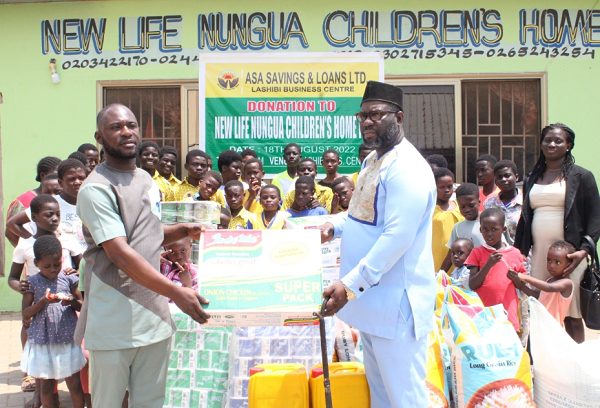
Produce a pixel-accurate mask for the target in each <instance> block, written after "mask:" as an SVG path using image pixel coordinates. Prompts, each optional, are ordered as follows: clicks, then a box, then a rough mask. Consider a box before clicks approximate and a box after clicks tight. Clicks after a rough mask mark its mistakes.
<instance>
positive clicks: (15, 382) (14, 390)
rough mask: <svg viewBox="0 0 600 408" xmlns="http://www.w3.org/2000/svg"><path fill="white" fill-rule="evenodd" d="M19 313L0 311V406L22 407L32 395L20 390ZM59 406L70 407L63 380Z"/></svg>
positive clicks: (59, 385)
mask: <svg viewBox="0 0 600 408" xmlns="http://www.w3.org/2000/svg"><path fill="white" fill-rule="evenodd" d="M20 338H21V313H0V350H1V351H0V408H4V407H23V406H24V405H25V402H27V401H28V400H29V399H31V397H32V396H33V393H32V392H22V391H21V379H22V375H21V351H22V350H21V340H20ZM58 395H59V398H60V403H61V408H72V407H73V405H72V404H71V397H70V395H69V391H68V390H67V385H66V384H65V382H64V381H61V382H60V383H59V384H58Z"/></svg>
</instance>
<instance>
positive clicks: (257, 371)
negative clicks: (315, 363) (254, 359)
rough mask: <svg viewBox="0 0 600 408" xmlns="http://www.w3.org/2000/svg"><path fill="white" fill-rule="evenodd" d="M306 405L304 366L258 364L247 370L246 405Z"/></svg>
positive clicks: (265, 407) (296, 407) (287, 407)
mask: <svg viewBox="0 0 600 408" xmlns="http://www.w3.org/2000/svg"><path fill="white" fill-rule="evenodd" d="M281 407H285V408H308V382H307V381H306V367H304V366H303V365H302V364H259V365H257V366H256V367H253V368H251V369H250V385H249V388H248V408H281Z"/></svg>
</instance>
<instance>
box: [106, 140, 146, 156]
mask: <svg viewBox="0 0 600 408" xmlns="http://www.w3.org/2000/svg"><path fill="white" fill-rule="evenodd" d="M102 150H104V153H105V154H106V155H108V156H110V157H112V158H115V159H117V160H131V159H135V158H137V157H138V154H139V153H140V145H138V146H137V147H136V148H135V151H134V152H133V153H132V154H123V153H121V151H120V150H119V149H113V148H112V147H110V146H109V145H108V143H106V139H104V137H103V138H102Z"/></svg>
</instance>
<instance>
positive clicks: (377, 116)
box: [354, 110, 400, 123]
mask: <svg viewBox="0 0 600 408" xmlns="http://www.w3.org/2000/svg"><path fill="white" fill-rule="evenodd" d="M398 112H400V111H383V110H372V111H370V112H358V113H357V114H355V115H354V116H356V120H357V121H358V123H363V122H364V121H365V120H367V118H369V119H370V120H371V122H378V121H380V120H381V119H383V118H384V117H386V116H387V115H386V114H387V113H398Z"/></svg>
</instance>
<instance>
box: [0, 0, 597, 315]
mask: <svg viewBox="0 0 600 408" xmlns="http://www.w3.org/2000/svg"><path fill="white" fill-rule="evenodd" d="M590 4H591V3H590V2H589V1H575V0H573V1H527V0H524V1H502V2H498V1H493V2H492V1H471V0H468V1H433V0H432V1H429V2H427V3H426V4H424V3H423V2H422V1H403V2H397V1H389V0H380V1H378V2H376V7H377V9H376V10H374V11H377V10H378V11H379V12H380V14H381V16H382V17H381V19H380V21H384V22H386V23H387V24H389V19H390V17H389V16H390V12H391V11H393V10H399V9H400V8H401V9H402V10H411V11H413V12H414V13H418V12H419V11H422V10H425V9H430V10H435V11H437V12H440V11H442V10H451V9H455V10H468V11H473V10H477V9H486V10H492V9H495V10H497V11H498V13H499V14H500V15H501V20H500V22H501V24H502V35H503V37H502V40H501V42H502V47H503V48H504V49H505V50H506V51H505V52H508V50H509V49H510V48H512V47H513V46H514V47H517V49H518V47H519V46H520V45H519V24H520V23H519V11H520V10H521V9H527V10H528V11H529V12H530V11H531V10H533V9H539V10H544V9H549V8H553V9H556V10H558V11H559V16H560V12H561V11H562V10H563V9H565V8H568V9H570V10H579V9H582V10H583V11H584V13H585V12H586V11H587V7H589V6H590ZM368 6H369V5H368V4H367V3H365V2H362V1H355V0H345V1H337V2H335V1H334V2H323V1H305V2H298V3H295V4H294V3H291V2H276V1H266V0H257V1H254V2H198V1H177V0H173V1H123V2H121V1H103V2H91V1H85V2H65V3H36V4H4V5H0V92H2V94H3V99H4V103H3V104H2V105H0V115H1V125H2V129H1V131H2V133H1V136H2V139H1V142H2V172H3V180H2V189H3V194H4V211H5V212H6V209H7V207H8V205H9V203H10V202H11V201H12V200H13V199H14V198H16V197H17V196H18V195H20V194H22V193H23V192H25V191H27V190H30V189H32V188H35V187H37V183H36V182H35V180H34V179H35V167H36V164H37V161H38V160H39V159H40V158H41V157H43V156H47V155H54V156H57V157H61V158H65V157H66V156H67V155H68V154H70V153H71V152H73V151H74V150H75V149H76V148H77V147H78V146H79V145H80V144H81V143H84V142H93V134H94V131H95V115H96V100H97V95H96V93H97V88H96V83H97V81H108V80H157V79H197V78H198V66H197V65H190V66H187V65H182V64H177V65H169V64H165V65H159V64H155V65H150V64H148V65H146V66H140V67H135V66H132V67H111V68H108V69H104V68H96V69H90V68H87V69H68V70H63V69H62V68H61V67H62V62H63V60H64V58H65V56H64V55H55V54H54V53H52V52H51V53H49V54H47V55H44V54H43V53H42V41H41V38H42V36H41V23H42V21H43V20H50V21H52V20H54V19H60V20H64V19H69V18H74V19H83V20H84V21H85V20H86V19H87V18H106V19H107V23H106V24H107V28H106V35H105V38H104V50H105V53H106V54H108V53H110V52H114V51H115V50H117V49H118V43H119V26H118V20H119V17H137V16H165V15H181V16H182V18H183V21H182V23H181V25H182V31H181V45H182V47H183V48H184V50H185V51H186V52H188V53H190V52H191V53H198V52H200V50H199V49H198V15H199V14H207V13H217V12H221V13H223V14H224V15H225V14H227V13H248V14H250V13H253V12H256V11H260V12H263V13H266V12H269V11H276V12H286V13H291V12H296V13H297V16H298V18H299V19H300V21H301V24H302V28H303V31H304V33H305V35H306V38H307V41H308V43H309V47H308V48H306V49H304V48H301V47H299V46H298V43H299V41H298V40H297V38H296V39H292V41H291V44H292V46H291V47H290V49H289V50H288V51H295V52H297V51H313V52H325V51H335V50H336V49H335V48H334V47H332V46H331V45H330V44H329V43H327V41H326V40H325V37H324V32H323V26H324V23H323V22H324V19H325V16H327V15H328V14H329V13H332V12H334V11H336V10H344V11H346V12H348V11H350V10H353V11H355V12H356V13H357V15H358V16H359V17H357V18H360V15H361V13H362V12H363V10H365V7H368ZM287 15H288V14H286V16H287ZM490 21H492V22H496V21H495V20H490ZM590 24H592V25H597V26H600V12H599V13H598V16H596V15H595V14H593V15H592V21H591V22H590ZM599 30H600V27H599ZM492 34H493V33H488V36H490V37H492V38H493V37H494V36H493V35H492ZM591 39H592V41H593V40H598V41H599V42H600V33H598V32H596V31H594V30H593V32H592V38H591ZM505 44H506V45H505ZM596 45H597V44H596ZM483 49H485V50H486V51H487V50H488V49H489V48H483ZM590 49H593V48H591V47H590ZM280 51H281V52H286V51H285V50H280ZM595 51H597V52H596V55H595V58H593V59H592V58H589V57H585V58H584V57H580V58H572V57H569V58H564V57H563V58H544V57H523V58H519V57H512V58H509V57H506V58H499V57H496V58H471V59H462V58H449V57H446V58H442V59H440V58H437V57H436V58H433V59H413V58H409V59H401V58H398V59H387V60H386V61H385V73H386V75H414V74H465V75H467V76H468V74H476V73H484V74H496V73H498V74H501V73H514V74H519V73H533V72H536V73H539V72H545V73H546V74H547V76H546V77H547V106H548V109H547V113H548V122H549V123H553V122H558V121H560V122H564V123H566V124H568V125H569V126H571V127H572V128H573V129H574V130H575V132H576V134H577V139H576V147H575V149H574V154H575V156H576V159H577V164H580V165H582V166H584V167H586V168H588V169H590V170H591V171H593V172H594V174H596V176H599V175H600V160H598V159H597V157H598V151H599V147H600V143H599V142H598V137H597V133H598V132H597V126H598V116H599V115H598V106H600V81H599V80H598V78H599V77H600V64H599V63H598V61H599V60H600V54H599V53H600V49H597V50H595ZM203 52H210V51H204V50H203ZM214 52H222V51H214ZM257 52H258V51H257ZM409 55H411V56H412V53H409ZM82 57H83V56H82ZM50 58H56V59H57V67H58V72H59V75H60V78H61V82H60V83H59V84H54V83H52V81H51V79H50V71H49V69H48V61H49V59H50ZM542 97H544V93H542ZM357 108H358V107H357ZM545 124H546V123H544V124H543V125H545ZM5 215H6V213H5ZM2 228H3V229H4V226H2ZM11 258H12V247H11V245H10V244H9V243H8V241H6V262H5V272H6V275H8V272H9V270H10V265H11ZM19 309H20V296H19V295H18V294H17V293H15V292H13V291H12V290H10V289H9V288H8V286H7V284H6V278H0V311H5V310H19Z"/></svg>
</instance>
